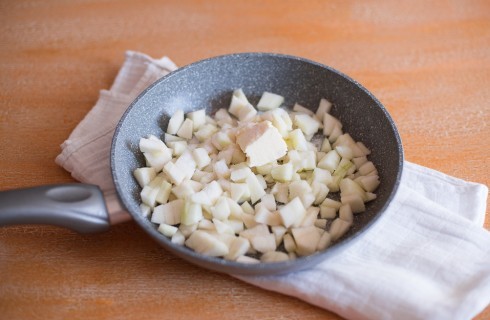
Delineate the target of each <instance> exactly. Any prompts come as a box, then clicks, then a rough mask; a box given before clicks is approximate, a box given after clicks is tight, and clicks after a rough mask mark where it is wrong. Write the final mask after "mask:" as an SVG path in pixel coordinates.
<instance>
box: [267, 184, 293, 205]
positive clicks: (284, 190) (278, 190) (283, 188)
mask: <svg viewBox="0 0 490 320" xmlns="http://www.w3.org/2000/svg"><path fill="white" fill-rule="evenodd" d="M271 193H272V194H273V195H274V198H275V200H276V201H277V202H280V203H287V202H289V185H288V184H287V183H281V182H276V184H275V185H274V187H273V188H272V190H271Z"/></svg>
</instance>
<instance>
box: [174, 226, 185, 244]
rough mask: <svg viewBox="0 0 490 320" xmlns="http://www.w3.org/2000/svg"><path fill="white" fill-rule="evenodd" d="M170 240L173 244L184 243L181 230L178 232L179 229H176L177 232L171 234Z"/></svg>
mask: <svg viewBox="0 0 490 320" xmlns="http://www.w3.org/2000/svg"><path fill="white" fill-rule="evenodd" d="M170 241H171V242H172V243H175V244H178V245H181V246H183V245H184V243H185V236H184V235H183V234H182V232H180V231H179V230H177V232H176V233H174V235H173V236H172V239H171V240H170Z"/></svg>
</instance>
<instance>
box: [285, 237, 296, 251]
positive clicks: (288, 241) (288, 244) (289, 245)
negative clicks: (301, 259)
mask: <svg viewBox="0 0 490 320" xmlns="http://www.w3.org/2000/svg"><path fill="white" fill-rule="evenodd" d="M283 241H284V249H286V251H287V252H295V251H296V242H294V238H293V236H292V235H291V234H290V233H287V234H285V235H284V238H283Z"/></svg>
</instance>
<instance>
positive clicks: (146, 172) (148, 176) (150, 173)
mask: <svg viewBox="0 0 490 320" xmlns="http://www.w3.org/2000/svg"><path fill="white" fill-rule="evenodd" d="M133 175H134V177H135V178H136V181H138V184H139V185H140V186H141V187H142V188H143V187H144V186H146V185H147V184H148V183H150V181H151V180H153V178H155V176H156V175H157V172H156V170H155V168H152V167H143V168H137V169H136V170H134V171H133Z"/></svg>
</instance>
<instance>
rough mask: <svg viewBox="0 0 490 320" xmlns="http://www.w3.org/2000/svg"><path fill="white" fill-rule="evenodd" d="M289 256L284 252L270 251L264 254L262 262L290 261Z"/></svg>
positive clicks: (261, 258)
mask: <svg viewBox="0 0 490 320" xmlns="http://www.w3.org/2000/svg"><path fill="white" fill-rule="evenodd" d="M288 260H289V256H288V255H287V254H285V253H284V252H281V251H269V252H266V253H264V254H263V255H262V256H261V257H260V261H261V262H265V263H267V262H281V261H288Z"/></svg>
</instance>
